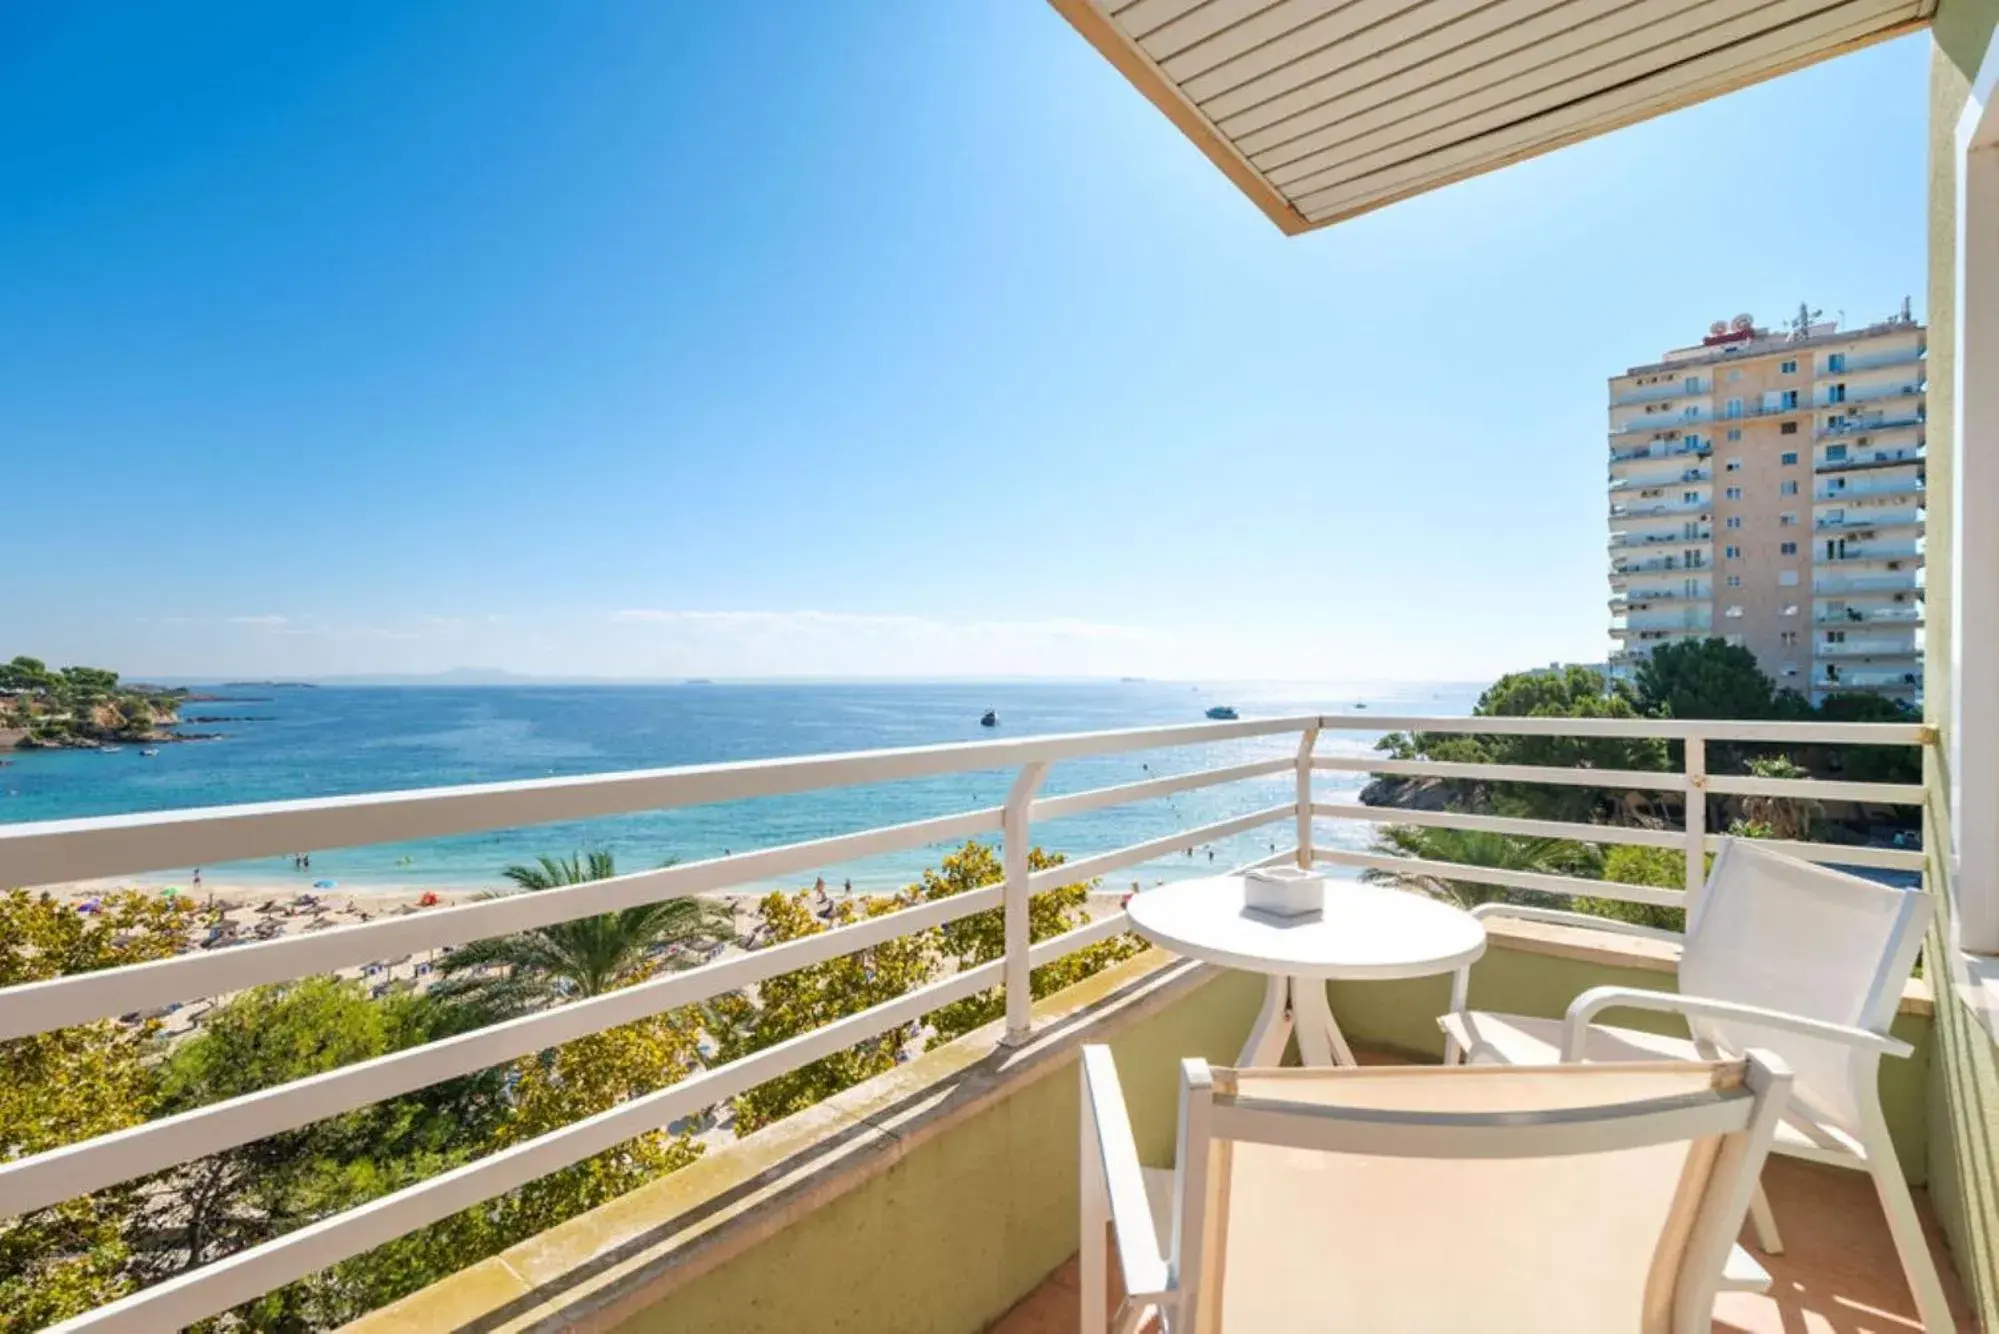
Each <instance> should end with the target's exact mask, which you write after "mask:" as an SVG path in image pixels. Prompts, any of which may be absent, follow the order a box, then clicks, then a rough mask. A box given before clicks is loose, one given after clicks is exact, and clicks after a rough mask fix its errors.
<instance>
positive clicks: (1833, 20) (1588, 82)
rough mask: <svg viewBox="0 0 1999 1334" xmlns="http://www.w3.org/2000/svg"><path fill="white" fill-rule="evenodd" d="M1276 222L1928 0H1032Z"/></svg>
mask: <svg viewBox="0 0 1999 1334" xmlns="http://www.w3.org/2000/svg"><path fill="white" fill-rule="evenodd" d="M1051 3H1052V4H1053V5H1054V6H1055V8H1056V9H1057V10H1059V11H1060V12H1061V13H1062V15H1063V16H1064V17H1065V18H1067V19H1068V20H1069V22H1070V23H1072V24H1073V25H1075V27H1076V29H1077V30H1078V31H1079V32H1081V33H1082V34H1083V36H1084V37H1086V38H1088V39H1089V41H1090V43H1091V44H1092V45H1093V46H1095V47H1096V48H1097V49H1098V50H1099V51H1100V52H1102V53H1103V55H1104V56H1105V57H1106V58H1107V59H1108V60H1110V62H1111V63H1112V64H1113V65H1115V66H1116V67H1117V68H1118V70H1119V71H1121V72H1122V73H1123V74H1124V76H1125V77H1126V78H1127V79H1129V80H1131V82H1132V83H1133V84H1134V85H1136V86H1137V88H1138V89H1139V91H1140V92H1142V93H1144V94H1145V95H1146V97H1148V98H1150V99H1151V100H1152V102H1153V103H1154V104H1155V105H1157V106H1158V107H1159V108H1160V109H1161V110H1162V111H1164V112H1165V113H1166V114H1167V116H1168V117H1169V118H1170V119H1171V120H1172V121H1173V123H1174V124H1176V125H1178V126H1179V127H1180V130H1181V131H1182V132H1183V133H1184V134H1186V135H1187V137H1188V138H1189V139H1192V140H1193V141H1194V143H1195V144H1196V145H1197V146H1198V147H1199V148H1200V149H1201V151H1202V152H1204V153H1206V154H1207V155H1208V156H1209V157H1210V158H1211V159H1213V160H1214V162H1215V164H1216V165H1217V166H1219V167H1221V169H1222V170H1223V171H1224V172H1226V173H1227V174H1228V176H1229V178H1230V179H1231V180H1233V181H1234V182H1235V183H1236V184H1237V185H1238V186H1239V187H1241V189H1242V190H1243V192H1244V193H1246V194H1247V195H1249V197H1250V198H1251V199H1252V200H1254V201H1255V202H1256V205H1257V207H1259V208H1261V209H1262V210H1263V211H1264V212H1265V213H1267V214H1268V215H1269V216H1270V218H1271V220H1272V221H1274V222H1275V223H1276V224H1277V225H1278V226H1279V227H1281V228H1283V229H1284V230H1285V231H1286V232H1294V233H1295V232H1302V231H1307V230H1309V229H1311V228H1314V227H1323V226H1325V225H1326V224H1328V223H1332V222H1338V221H1340V220H1341V219H1343V218H1350V217H1353V216H1354V215H1356V214H1359V213H1365V212H1367V211H1368V210H1370V209H1376V208H1380V207H1382V206H1383V205H1384V204H1391V203H1394V202H1395V201H1396V200H1398V199H1406V198H1408V197H1409V196H1411V195H1415V194H1421V193H1422V192H1423V191H1425V190H1430V189H1434V188H1436V187H1437V186H1440V185H1445V184H1448V183H1449V182H1451V181H1458V180H1463V179H1464V178H1465V177H1467V176H1475V175H1477V174H1479V173H1480V172H1484V171H1490V170H1492V169H1493V168H1494V167H1503V166H1505V165H1507V164H1508V163H1511V162H1518V161H1520V160H1521V159H1523V158H1528V157H1532V156H1534V155H1535V154H1537V153H1544V152H1546V151H1548V150H1549V149H1551V148H1559V147H1560V146H1562V145H1563V144H1569V143H1574V142H1576V141H1577V140H1581V139H1587V138H1590V137H1592V136H1594V135H1598V134H1602V133H1603V132H1605V131H1606V130H1613V129H1616V128H1618V127H1619V126H1623V125H1629V124H1632V123H1633V122H1635V121H1640V120H1644V119H1646V118H1648V117H1651V116H1656V115H1658V114H1659V113H1661V112H1663V111H1671V110H1673V109H1674V108H1676V107H1683V106H1686V105H1688V104H1689V103H1693V102H1698V101H1701V100H1703V99H1705V98H1709V97H1714V96H1716V95H1718V94H1721V93H1726V92H1731V91H1733V90H1735V89H1737V88H1741V87H1743V86H1745V85H1747V84H1751V83H1755V82H1757V81H1758V80H1761V79H1767V78H1770V77H1772V76H1774V75H1777V74H1782V73H1785V72H1787V71H1789V70H1793V69H1797V68H1799V67H1801V66H1804V65H1809V64H1812V63H1814V62H1816V61H1820V60H1824V59H1826V58H1828V57H1830V56H1834V55H1838V54H1840V53H1841V52H1844V51H1849V50H1852V49H1853V48H1855V47H1858V46H1862V45H1865V44H1867V43H1869V42H1874V41H1879V40H1881V39H1882V38H1886V37H1892V36H1896V35H1898V34H1900V33H1903V32H1907V31H1910V30H1911V29H1914V28H1917V27H1920V26H1922V25H1923V24H1925V23H1927V22H1928V21H1929V19H1930V16H1931V14H1932V13H1934V11H1935V9H1936V0H1843V2H1840V3H1829V2H1828V0H1416V2H1415V3H1410V0H1051Z"/></svg>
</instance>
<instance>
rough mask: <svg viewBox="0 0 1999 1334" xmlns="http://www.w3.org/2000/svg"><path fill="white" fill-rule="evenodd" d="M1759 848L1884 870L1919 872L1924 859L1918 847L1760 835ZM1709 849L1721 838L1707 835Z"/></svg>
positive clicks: (1835, 864)
mask: <svg viewBox="0 0 1999 1334" xmlns="http://www.w3.org/2000/svg"><path fill="white" fill-rule="evenodd" d="M1754 842H1755V844H1756V846H1757V847H1759V848H1768V849H1770V850H1771V851H1772V852H1781V853H1784V854H1785V855H1787V856H1791V857H1796V858H1798V859H1799V860H1800V861H1807V862H1819V863H1822V864H1828V865H1834V866H1872V867H1875V868H1877V869H1880V870H1885V871H1920V870H1922V869H1923V867H1924V865H1925V862H1924V859H1923V854H1922V851H1921V849H1918V848H1863V847H1854V846H1852V845H1850V844H1844V843H1801V842H1797V841H1795V840H1793V839H1788V838H1759V839H1756V840H1754ZM1704 846H1705V847H1706V848H1707V850H1708V851H1709V852H1714V851H1717V850H1718V849H1719V848H1720V847H1721V839H1720V838H1719V837H1717V836H1716V835H1713V834H1710V835H1708V836H1707V838H1706V840H1704Z"/></svg>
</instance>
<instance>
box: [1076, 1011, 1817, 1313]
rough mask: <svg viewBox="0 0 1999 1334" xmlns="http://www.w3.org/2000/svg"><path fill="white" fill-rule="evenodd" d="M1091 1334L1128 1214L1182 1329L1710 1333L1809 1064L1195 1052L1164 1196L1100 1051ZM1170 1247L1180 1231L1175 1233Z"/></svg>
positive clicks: (1088, 1081) (1086, 1235) (1086, 1181)
mask: <svg viewBox="0 0 1999 1334" xmlns="http://www.w3.org/2000/svg"><path fill="white" fill-rule="evenodd" d="M1082 1067H1083V1075H1082V1078H1083V1098H1082V1106H1083V1112H1082V1123H1083V1131H1082V1183H1081V1184H1082V1216H1081V1223H1082V1257H1081V1269H1082V1285H1081V1286H1082V1325H1081V1328H1082V1331H1083V1334H1103V1331H1104V1329H1105V1327H1106V1324H1107V1320H1106V1309H1107V1294H1108V1247H1109V1243H1108V1240H1107V1238H1106V1235H1105V1234H1106V1224H1110V1225H1112V1226H1113V1227H1114V1229H1115V1235H1116V1245H1117V1248H1118V1256H1119V1260H1120V1262H1121V1264H1122V1266H1123V1270H1124V1279H1125V1292H1126V1297H1125V1300H1124V1302H1123V1304H1122V1305H1121V1306H1120V1307H1119V1309H1118V1313H1117V1327H1118V1329H1119V1330H1120V1331H1130V1330H1132V1329H1135V1328H1136V1327H1138V1325H1139V1324H1140V1323H1141V1322H1142V1321H1143V1320H1144V1319H1145V1318H1146V1317H1147V1315H1148V1314H1150V1313H1152V1312H1155V1311H1156V1312H1157V1313H1158V1315H1159V1316H1160V1317H1161V1320H1162V1323H1163V1325H1164V1327H1165V1329H1166V1330H1168V1331H1170V1332H1171V1334H1287V1332H1288V1331H1306V1330H1310V1331H1314V1332H1315V1334H1317V1332H1319V1331H1356V1332H1358V1331H1363V1330H1364V1331H1369V1334H1432V1332H1436V1331H1446V1330H1449V1331H1457V1330H1467V1331H1469V1330H1478V1331H1481V1332H1482V1334H1529V1331H1531V1332H1532V1334H1694V1331H1700V1334H1707V1331H1708V1330H1709V1328H1710V1322H1711V1320H1712V1308H1713V1305H1714V1296H1715V1293H1716V1291H1717V1290H1718V1287H1719V1286H1720V1279H1721V1274H1722V1268H1723V1265H1724V1263H1725V1261H1726V1258H1727V1256H1728V1254H1729V1251H1730V1249H1731V1247H1732V1245H1733V1242H1734V1239H1735V1235H1736V1233H1737V1232H1738V1231H1739V1230H1740V1229H1741V1227H1742V1219H1743V1215H1744V1213H1745V1212H1746V1211H1747V1209H1748V1207H1749V1197H1750V1194H1751V1192H1752V1191H1753V1190H1754V1187H1755V1184H1756V1176H1757V1173H1758V1172H1759V1171H1760V1170H1761V1168H1762V1164H1763V1157H1764V1155H1765V1153H1767V1152H1768V1150H1769V1146H1770V1138H1771V1136H1772V1134H1774V1133H1775V1130H1776V1125H1777V1117H1778V1113H1779V1111H1780V1109H1781V1108H1782V1106H1783V1102H1784V1093H1785V1090H1786V1087H1787V1085H1788V1084H1789V1082H1790V1074H1789V1072H1788V1071H1786V1070H1785V1069H1784V1068H1783V1065H1782V1063H1781V1062H1780V1061H1778V1060H1777V1059H1776V1058H1775V1057H1768V1056H1765V1055H1764V1054H1762V1053H1756V1054H1753V1055H1751V1056H1750V1057H1749V1058H1748V1059H1747V1060H1746V1061H1738V1062H1729V1063H1718V1062H1717V1063H1706V1064H1688V1063H1684V1062H1658V1063H1652V1064H1645V1065H1628V1066H1617V1067H1596V1066H1548V1067H1544V1068H1541V1069H1535V1070H1529V1069H1525V1068H1519V1067H1500V1066H1486V1067H1457V1068H1446V1067H1440V1066H1362V1067H1357V1068H1355V1067H1333V1068H1310V1069H1302V1070H1227V1069H1213V1070H1211V1069H1210V1068H1209V1067H1208V1065H1207V1064H1206V1063H1205V1062H1203V1061H1198V1060H1189V1061H1185V1062H1183V1063H1182V1065H1181V1085H1180V1140H1179V1158H1178V1167H1177V1168H1176V1169H1175V1170H1174V1171H1173V1172H1170V1173H1162V1174H1154V1175H1153V1177H1152V1180H1154V1181H1160V1180H1164V1181H1165V1182H1166V1183H1168V1188H1167V1189H1166V1190H1163V1191H1162V1190H1153V1191H1151V1192H1150V1193H1148V1189H1147V1185H1148V1182H1147V1174H1146V1172H1145V1171H1144V1169H1141V1168H1140V1166H1139V1162H1138V1151H1137V1148H1136V1147H1135V1145H1134V1143H1133V1141H1132V1135H1131V1126H1130V1123H1129V1121H1128V1119H1127V1117H1126V1114H1125V1105H1124V1097H1123V1094H1122V1092H1121V1091H1120V1089H1119V1087H1118V1077H1117V1067H1116V1066H1115V1065H1114V1064H1113V1063H1112V1061H1111V1054H1110V1051H1109V1049H1108V1048H1105V1047H1097V1046H1091V1047H1085V1048H1084V1049H1083V1059H1082ZM1162 1239H1164V1244H1162Z"/></svg>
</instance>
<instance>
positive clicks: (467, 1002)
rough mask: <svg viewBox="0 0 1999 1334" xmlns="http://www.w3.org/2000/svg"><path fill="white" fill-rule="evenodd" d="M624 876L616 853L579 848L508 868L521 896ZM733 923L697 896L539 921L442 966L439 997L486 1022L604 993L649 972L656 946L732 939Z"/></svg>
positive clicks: (507, 873) (477, 943)
mask: <svg viewBox="0 0 1999 1334" xmlns="http://www.w3.org/2000/svg"><path fill="white" fill-rule="evenodd" d="M665 864H666V865H668V866H671V865H672V864H673V863H672V862H671V860H669V861H668V862H666V863H665ZM617 873H618V871H617V866H616V865H615V864H614V862H613V860H612V857H611V854H610V853H608V852H592V853H589V854H588V855H587V856H586V855H584V854H580V853H579V854H577V855H575V856H572V857H570V858H569V859H568V860H567V861H564V860H562V859H560V858H557V857H546V856H545V857H541V858H539V859H538V860H537V862H536V863H535V864H534V865H531V866H509V867H507V868H506V869H505V870H504V871H502V872H501V874H502V875H504V876H505V877H506V878H507V879H509V880H511V881H513V882H514V885H515V889H514V890H512V891H509V892H513V893H538V892H540V891H542V890H545V889H556V888H560V887H561V886H564V885H581V884H587V883H588V882H590V881H592V880H609V879H611V878H612V877H613V876H615V875H617ZM730 926H731V919H730V915H729V912H728V910H727V909H726V908H723V907H722V906H720V905H719V904H715V903H710V902H708V901H706V900H703V899H694V898H679V899H665V900H662V901H660V902H658V903H643V904H640V905H639V906H638V907H636V908H623V909H620V910H619V911H617V912H608V913H604V914H602V915H600V916H597V917H584V918H579V919H578V920H576V921H573V922H557V923H556V924H555V925H553V926H538V927H536V928H534V929H533V930H532V931H522V932H519V933H517V934H515V935H511V936H496V937H494V938H492V939H490V940H480V941H474V942H473V943H472V944H470V945H467V946H464V947H463V948H461V949H457V950H454V951H452V952H451V953H450V954H448V955H446V956H445V957H444V959H443V961H442V963H441V965H440V969H441V971H442V972H443V973H444V975H445V980H444V981H443V982H442V983H440V984H439V985H438V987H437V988H436V990H435V991H434V992H433V993H432V994H433V995H434V996H436V997H437V998H438V999H439V1000H441V1001H445V1002H448V1003H454V1004H459V1005H463V1006H467V1007H470V1008H471V1009H474V1010H476V1011H477V1012H478V1013H479V1015H480V1017H481V1020H482V1021H484V1022H491V1021H492V1020H493V1019H500V1018H507V1017H510V1016H512V1015H517V1014H524V1013H526V1012H528V1011H530V1010H539V1009H546V1008H547V1007H548V1006H550V1005H554V1004H557V1003H559V1002H560V1001H562V1000H564V999H567V998H569V997H572V996H575V997H588V996H600V995H602V994H603V993H605V992H607V991H611V990H613V989H615V988H616V987H618V986H619V985H621V984H622V983H623V982H625V981H627V980H629V979H630V978H631V977H632V976H633V975H634V974H636V973H638V972H639V971H641V970H642V969H643V968H644V966H645V963H646V959H647V956H648V955H649V954H650V953H651V952H652V950H653V949H654V948H655V947H657V946H661V945H672V944H679V943H682V942H686V941H696V940H715V939H718V938H722V937H726V936H727V935H728V934H729V930H730ZM475 970H476V971H475Z"/></svg>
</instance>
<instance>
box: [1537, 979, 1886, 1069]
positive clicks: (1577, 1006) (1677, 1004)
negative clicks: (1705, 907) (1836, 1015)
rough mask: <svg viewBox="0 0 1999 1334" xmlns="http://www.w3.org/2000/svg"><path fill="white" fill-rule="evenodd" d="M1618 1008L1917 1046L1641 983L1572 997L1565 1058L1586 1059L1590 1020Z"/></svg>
mask: <svg viewBox="0 0 1999 1334" xmlns="http://www.w3.org/2000/svg"><path fill="white" fill-rule="evenodd" d="M1619 1008H1622V1009H1631V1010H1658V1011H1663V1012H1666V1013H1670V1014H1682V1015H1691V1016H1695V1017H1698V1018H1703V1019H1733V1020H1735V1021H1736V1022H1738V1023H1744V1024H1755V1025H1757V1026H1758V1027H1761V1028H1772V1029H1776V1030H1777V1031H1779V1032H1782V1033H1796V1034H1797V1035H1798V1036H1800V1037H1808V1038H1818V1039H1820V1040H1821V1041H1825V1042H1839V1043H1844V1044H1845V1045H1846V1046H1849V1047H1858V1048H1860V1049H1861V1050H1862V1051H1871V1052H1873V1053H1875V1054H1876V1055H1879V1056H1908V1055H1910V1054H1911V1053H1912V1052H1914V1051H1915V1048H1914V1047H1912V1046H1910V1045H1909V1044H1908V1043H1906V1042H1904V1041H1902V1040H1901V1039H1900V1038H1893V1037H1889V1036H1887V1035H1886V1034H1883V1033H1875V1032H1872V1031H1870V1030H1868V1029H1865V1028H1853V1027H1850V1026H1849V1025H1846V1024H1831V1023H1827V1022H1826V1021H1825V1020H1823V1019H1806V1018H1804V1017H1803V1016H1801V1015H1795V1014H1786V1013H1784V1012H1783V1011H1782V1010H1766V1009H1764V1008H1763V1007H1762V1006H1760V1005H1744V1004H1741V1003H1740V1002H1737V1001H1725V1000H1715V999H1713V998H1712V997H1709V996H1682V995H1680V994H1679V993H1677V992H1672V991H1646V990H1643V989H1641V988H1638V987H1591V988H1590V989H1589V990H1588V991H1585V992H1584V993H1583V994H1582V995H1580V996H1578V997H1576V998H1575V999H1574V1000H1573V1001H1571V1002H1569V1012H1568V1016H1567V1018H1566V1019H1565V1021H1564V1024H1563V1029H1562V1060H1563V1062H1564V1063H1565V1064H1566V1063H1568V1062H1572V1061H1578V1060H1581V1059H1582V1052H1583V1044H1584V1041H1585V1039H1586V1037H1587V1036H1588V1032H1589V1025H1590V1020H1592V1019H1594V1018H1595V1017H1596V1016H1597V1015H1598V1014H1600V1013H1601V1012H1603V1011H1604V1010H1611V1009H1619Z"/></svg>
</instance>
